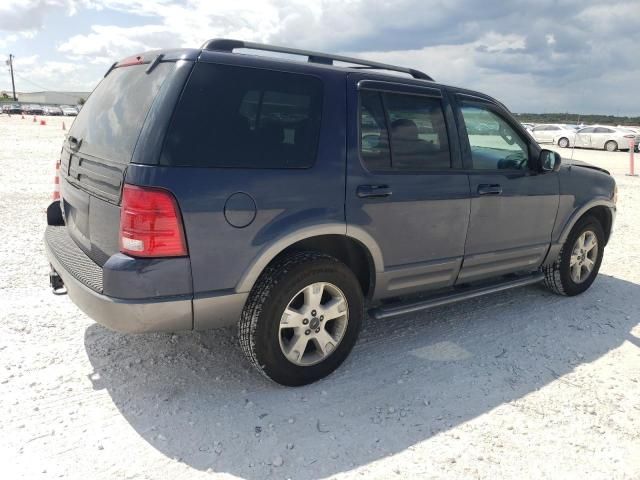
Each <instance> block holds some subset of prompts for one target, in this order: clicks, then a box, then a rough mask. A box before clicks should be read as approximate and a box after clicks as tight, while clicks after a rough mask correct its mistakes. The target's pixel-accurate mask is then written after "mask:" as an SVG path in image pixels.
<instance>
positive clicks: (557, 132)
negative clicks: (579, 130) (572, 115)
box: [531, 123, 576, 147]
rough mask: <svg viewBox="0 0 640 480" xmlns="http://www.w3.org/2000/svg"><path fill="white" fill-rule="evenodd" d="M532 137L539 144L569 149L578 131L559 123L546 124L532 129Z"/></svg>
mask: <svg viewBox="0 0 640 480" xmlns="http://www.w3.org/2000/svg"><path fill="white" fill-rule="evenodd" d="M531 135H533V138H535V139H536V142H538V143H554V144H557V145H559V146H560V147H568V146H569V145H570V144H571V142H572V141H573V137H575V135H576V130H575V129H574V128H571V127H567V126H566V125H562V124H559V123H545V124H540V125H536V126H535V127H533V128H532V129H531Z"/></svg>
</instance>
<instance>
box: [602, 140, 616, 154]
mask: <svg viewBox="0 0 640 480" xmlns="http://www.w3.org/2000/svg"><path fill="white" fill-rule="evenodd" d="M604 149H605V150H606V151H607V152H615V151H616V150H618V144H617V143H616V142H614V141H613V140H609V141H608V142H607V143H605V144H604Z"/></svg>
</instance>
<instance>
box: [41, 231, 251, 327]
mask: <svg viewBox="0 0 640 480" xmlns="http://www.w3.org/2000/svg"><path fill="white" fill-rule="evenodd" d="M44 243H45V249H46V254H47V258H48V260H49V263H50V264H51V268H52V269H53V270H54V271H55V272H56V273H57V274H58V276H59V277H60V278H61V279H62V282H63V283H64V287H65V289H66V291H67V294H68V295H69V297H70V298H71V300H72V301H73V302H74V303H75V304H76V305H77V306H78V307H79V308H80V309H81V310H82V311H83V312H84V313H86V314H87V315H88V316H90V317H91V318H92V319H94V320H95V321H96V322H98V323H100V324H101V325H104V326H105V327H107V328H110V329H111V330H116V331H118V332H126V333H143V332H167V331H169V332H175V331H179V330H191V329H194V328H195V329H197V330H206V329H211V328H220V327H226V326H230V325H234V324H235V323H237V321H238V319H239V318H240V314H241V312H242V309H243V307H244V304H245V302H246V299H247V296H248V293H236V292H234V291H222V292H209V293H207V294H197V295H195V298H194V295H193V294H192V293H191V289H190V286H191V271H190V268H189V262H188V259H187V258H175V259H154V260H151V259H134V258H131V257H127V256H126V255H122V254H116V255H113V256H112V257H111V258H110V259H109V260H108V261H107V262H106V263H105V264H104V267H100V266H99V265H96V264H95V263H94V262H93V261H92V260H91V259H90V258H89V257H87V255H86V254H85V253H84V252H83V251H82V250H81V249H80V248H79V247H78V246H77V245H76V244H75V242H74V241H73V240H72V239H71V237H69V235H68V233H67V231H66V227H64V226H53V225H49V226H48V227H47V230H46V233H45V242H44ZM54 278H55V276H54ZM175 292H177V293H178V294H173V293H175ZM114 294H115V295H114ZM123 297H126V298H123Z"/></svg>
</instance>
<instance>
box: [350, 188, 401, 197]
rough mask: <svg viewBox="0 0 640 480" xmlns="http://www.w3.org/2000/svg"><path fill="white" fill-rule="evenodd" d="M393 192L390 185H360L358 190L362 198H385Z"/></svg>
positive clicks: (357, 192)
mask: <svg viewBox="0 0 640 480" xmlns="http://www.w3.org/2000/svg"><path fill="white" fill-rule="evenodd" d="M392 193H393V192H392V191H391V188H390V187H389V185H360V186H359V187H358V189H357V190H356V194H357V195H358V197H360V198H384V197H390V196H391V194H392Z"/></svg>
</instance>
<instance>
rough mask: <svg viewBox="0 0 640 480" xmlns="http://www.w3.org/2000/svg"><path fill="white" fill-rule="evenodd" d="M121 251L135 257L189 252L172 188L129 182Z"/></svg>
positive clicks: (122, 213)
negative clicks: (138, 185)
mask: <svg viewBox="0 0 640 480" xmlns="http://www.w3.org/2000/svg"><path fill="white" fill-rule="evenodd" d="M120 251H121V252H122V253H126V254H127V255H131V256H133V257H181V256H185V255H187V244H186V242H185V238H184V230H183V227H182V218H181V216H180V211H179V210H178V204H177V203H176V199H175V198H174V197H173V195H172V194H171V193H170V192H168V191H167V190H162V189H159V188H147V187H137V186H134V185H128V184H125V186H124V189H123V192H122V207H121V211H120Z"/></svg>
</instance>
